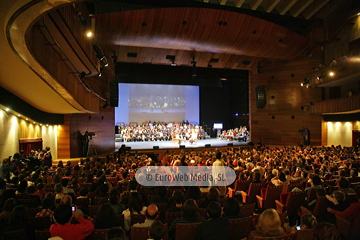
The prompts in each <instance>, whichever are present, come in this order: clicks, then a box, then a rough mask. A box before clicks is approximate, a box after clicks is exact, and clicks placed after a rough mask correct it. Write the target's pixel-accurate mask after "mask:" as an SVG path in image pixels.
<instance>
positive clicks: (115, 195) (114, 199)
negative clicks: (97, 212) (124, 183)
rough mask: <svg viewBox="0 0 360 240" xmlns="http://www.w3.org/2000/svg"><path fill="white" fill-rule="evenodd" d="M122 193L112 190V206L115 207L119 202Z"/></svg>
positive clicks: (110, 197)
mask: <svg viewBox="0 0 360 240" xmlns="http://www.w3.org/2000/svg"><path fill="white" fill-rule="evenodd" d="M119 197H120V192H119V190H117V189H116V188H113V189H111V191H110V193H109V202H110V204H112V205H115V204H116V203H117V202H118V201H119Z"/></svg>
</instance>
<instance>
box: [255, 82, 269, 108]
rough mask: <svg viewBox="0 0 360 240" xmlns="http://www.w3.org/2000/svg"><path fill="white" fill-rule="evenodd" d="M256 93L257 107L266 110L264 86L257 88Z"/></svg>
mask: <svg viewBox="0 0 360 240" xmlns="http://www.w3.org/2000/svg"><path fill="white" fill-rule="evenodd" d="M255 91H256V107H257V108H264V107H265V104H266V98H265V88H264V87H262V86H257V87H256V88H255Z"/></svg>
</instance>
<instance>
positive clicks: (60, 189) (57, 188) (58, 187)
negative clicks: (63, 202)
mask: <svg viewBox="0 0 360 240" xmlns="http://www.w3.org/2000/svg"><path fill="white" fill-rule="evenodd" d="M54 190H55V193H63V190H64V188H63V186H62V185H61V183H57V184H55V186H54Z"/></svg>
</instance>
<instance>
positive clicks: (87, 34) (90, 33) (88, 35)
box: [86, 30, 93, 38]
mask: <svg viewBox="0 0 360 240" xmlns="http://www.w3.org/2000/svg"><path fill="white" fill-rule="evenodd" d="M86 36H87V37H88V38H91V37H92V36H93V32H92V31H91V30H89V31H87V32H86Z"/></svg>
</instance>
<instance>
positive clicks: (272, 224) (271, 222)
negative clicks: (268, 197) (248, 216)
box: [249, 208, 285, 239]
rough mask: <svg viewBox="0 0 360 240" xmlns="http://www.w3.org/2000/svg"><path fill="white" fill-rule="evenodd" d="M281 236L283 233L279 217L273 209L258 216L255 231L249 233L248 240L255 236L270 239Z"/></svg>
mask: <svg viewBox="0 0 360 240" xmlns="http://www.w3.org/2000/svg"><path fill="white" fill-rule="evenodd" d="M282 235H285V231H284V228H283V227H282V226H281V220H280V216H279V214H278V212H277V211H276V210H275V209H273V208H269V209H266V210H265V211H264V212H263V213H262V214H261V215H260V217H259V222H258V224H257V225H256V228H255V231H252V232H250V235H249V239H252V238H253V237H256V236H259V237H269V238H271V237H278V236H282Z"/></svg>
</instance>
